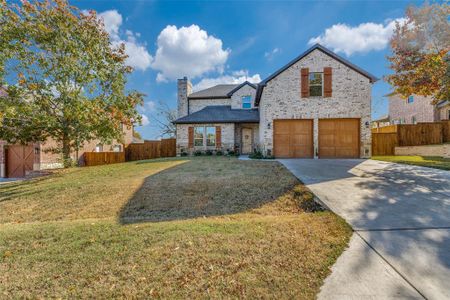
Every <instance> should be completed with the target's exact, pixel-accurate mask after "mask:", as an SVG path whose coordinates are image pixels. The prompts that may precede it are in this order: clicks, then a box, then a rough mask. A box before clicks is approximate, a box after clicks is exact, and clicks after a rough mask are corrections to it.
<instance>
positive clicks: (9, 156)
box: [0, 126, 133, 177]
mask: <svg viewBox="0 0 450 300" xmlns="http://www.w3.org/2000/svg"><path fill="white" fill-rule="evenodd" d="M122 130H123V141H124V143H123V144H122V143H120V142H119V141H113V143H112V144H110V145H103V144H101V143H100V141H98V140H93V141H90V142H88V143H85V144H84V145H83V147H82V148H81V149H80V150H79V151H78V156H77V153H76V152H72V153H71V157H72V159H73V160H74V161H78V163H79V164H80V165H83V164H84V159H83V158H84V156H83V154H84V153H85V152H121V151H124V149H125V147H126V146H127V145H128V144H130V143H132V142H133V127H130V128H127V127H126V126H123V129H122ZM57 147H58V144H57V143H56V142H55V141H53V140H48V141H46V142H45V143H35V144H30V145H26V146H23V145H9V144H7V143H6V141H2V140H0V177H24V176H26V175H28V174H29V173H31V172H32V171H38V170H45V169H55V168H61V167H63V164H62V162H61V154H56V153H54V152H52V151H50V150H51V149H54V148H57ZM58 148H60V147H58Z"/></svg>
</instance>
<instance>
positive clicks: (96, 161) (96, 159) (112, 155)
mask: <svg viewBox="0 0 450 300" xmlns="http://www.w3.org/2000/svg"><path fill="white" fill-rule="evenodd" d="M83 155H84V165H85V166H100V165H108V164H116V163H121V162H125V152H84V154H83Z"/></svg>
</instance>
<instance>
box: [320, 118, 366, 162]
mask: <svg viewBox="0 0 450 300" xmlns="http://www.w3.org/2000/svg"><path fill="white" fill-rule="evenodd" d="M359 123H360V120H359V119H320V120H319V158H359V157H360V155H359V154H360V153H359V143H360V134H359Z"/></svg>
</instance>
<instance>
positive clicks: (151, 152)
mask: <svg viewBox="0 0 450 300" xmlns="http://www.w3.org/2000/svg"><path fill="white" fill-rule="evenodd" d="M173 156H176V139H162V140H161V141H144V143H139V144H130V145H128V147H127V148H126V157H127V161H134V160H143V159H152V158H160V157H173Z"/></svg>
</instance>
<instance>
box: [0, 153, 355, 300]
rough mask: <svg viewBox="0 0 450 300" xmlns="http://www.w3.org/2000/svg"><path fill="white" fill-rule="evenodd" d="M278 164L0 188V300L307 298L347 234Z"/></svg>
mask: <svg viewBox="0 0 450 300" xmlns="http://www.w3.org/2000/svg"><path fill="white" fill-rule="evenodd" d="M311 197H312V195H311V194H310V193H309V192H308V191H307V190H306V188H305V187H304V186H303V185H301V184H300V183H299V182H298V181H297V179H296V178H295V177H293V176H292V175H291V174H290V173H289V172H288V171H287V170H286V169H285V168H284V167H282V166H281V165H280V164H279V163H277V162H255V161H238V160H237V159H235V158H226V157H207V158H192V159H184V160H182V159H176V158H173V159H161V160H153V161H142V162H131V163H124V164H117V165H109V166H101V167H90V168H82V169H71V170H63V171H59V172H57V173H56V174H54V175H51V176H49V177H44V178H40V179H37V180H32V181H27V182H21V183H12V184H6V185H2V186H0V295H1V298H60V297H62V298H80V297H82V298H111V297H113V298H133V297H140V298H149V297H155V298H223V297H226V298H238V297H247V298H309V299H312V298H314V297H315V295H316V294H317V292H318V291H319V288H320V286H321V284H322V281H323V279H324V278H325V277H326V276H327V275H328V274H329V272H330V270H329V268H330V266H331V265H332V264H333V263H334V261H335V260H336V258H337V257H338V256H339V255H340V253H341V252H342V251H343V249H344V248H345V247H346V245H347V243H348V240H349V237H350V235H351V230H350V228H349V226H348V225H347V224H346V223H345V222H344V221H343V220H342V219H340V218H339V217H337V216H336V215H334V214H333V213H331V212H328V211H324V212H321V211H317V212H305V211H304V210H305V209H306V208H310V207H314V205H311V202H312V201H311Z"/></svg>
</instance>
